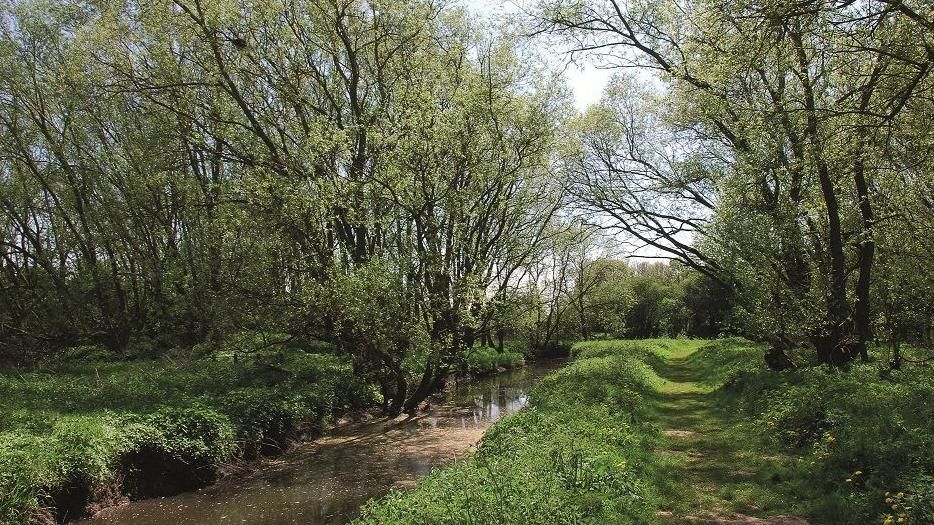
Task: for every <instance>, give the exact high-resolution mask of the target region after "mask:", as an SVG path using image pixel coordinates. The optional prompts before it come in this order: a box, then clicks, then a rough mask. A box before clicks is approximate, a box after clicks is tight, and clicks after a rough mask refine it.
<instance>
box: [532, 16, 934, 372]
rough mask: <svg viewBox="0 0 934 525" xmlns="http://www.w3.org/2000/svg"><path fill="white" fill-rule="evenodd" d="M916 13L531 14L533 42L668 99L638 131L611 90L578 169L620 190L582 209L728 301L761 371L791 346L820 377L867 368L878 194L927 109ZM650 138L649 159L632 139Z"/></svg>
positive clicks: (778, 362) (924, 57)
mask: <svg viewBox="0 0 934 525" xmlns="http://www.w3.org/2000/svg"><path fill="white" fill-rule="evenodd" d="M926 16H927V15H926V14H925V11H924V10H923V9H920V8H919V7H918V6H917V5H914V4H911V3H902V2H899V3H887V2H881V3H852V2H846V3H836V2H818V3H814V4H809V5H808V6H791V5H788V4H787V3H783V2H766V3H764V4H748V3H742V2H739V3H737V2H724V1H721V0H712V1H708V2H701V3H692V4H690V5H682V4H679V3H677V2H665V3H660V4H658V3H652V4H648V3H639V2H637V3H631V4H627V5H623V4H620V3H618V2H614V1H609V2H584V3H579V2H563V1H556V2H541V3H539V11H538V13H537V21H538V24H539V25H538V28H537V31H538V32H540V33H550V34H557V35H562V36H564V37H565V38H566V40H567V41H570V42H571V43H572V45H573V47H574V50H575V51H576V52H587V51H589V52H596V53H599V54H600V55H601V57H602V58H603V60H604V62H605V63H606V64H607V65H608V66H611V67H612V66H618V67H630V66H633V67H639V68H642V69H643V70H646V71H651V72H654V74H655V75H656V78H657V79H658V81H659V82H661V83H662V85H663V86H664V91H663V94H662V96H663V100H664V101H665V103H666V104H665V105H664V106H662V105H659V104H657V103H655V104H651V105H649V106H648V109H651V110H653V114H654V115H658V116H657V117H654V118H656V120H654V121H653V125H652V126H646V125H644V124H641V122H642V121H643V120H644V117H643V118H636V117H635V115H637V114H638V112H634V111H632V110H628V109H627V107H626V105H625V104H620V103H619V102H618V100H619V98H618V97H617V99H614V98H612V97H613V92H611V93H610V97H611V98H609V99H608V104H607V105H608V106H609V107H608V109H605V110H603V111H605V112H609V114H610V115H611V118H610V121H612V122H614V123H615V124H616V126H615V128H613V129H617V130H619V131H617V132H615V133H616V136H615V137H614V136H610V137H609V138H607V137H606V135H605V134H604V135H600V134H595V133H594V132H593V131H588V132H586V133H585V137H593V138H591V139H589V140H588V139H586V138H585V146H586V147H585V149H584V153H583V155H582V156H581V158H580V160H579V161H578V162H577V165H578V166H581V169H580V170H579V171H581V172H583V173H586V174H588V176H591V177H594V176H607V177H611V178H615V179H616V180H610V181H609V182H610V184H608V186H609V187H610V188H611V189H610V190H605V189H604V188H603V187H602V186H604V183H603V182H602V181H601V182H599V183H597V184H594V183H592V182H591V181H590V180H588V179H584V184H583V191H581V192H579V193H580V194H581V195H582V199H581V200H582V202H584V203H585V205H589V206H594V204H595V203H596V209H598V210H601V211H603V212H605V213H606V214H608V215H609V216H610V217H612V218H613V219H615V222H614V223H613V224H614V225H616V226H617V227H620V228H622V229H623V230H624V231H626V232H627V233H629V234H630V235H632V236H633V237H635V238H636V239H640V240H642V241H643V242H644V243H646V244H647V245H649V246H652V247H654V248H656V249H658V250H661V251H662V252H664V253H666V254H667V255H669V256H671V257H673V258H675V259H677V260H680V261H683V262H684V263H685V264H687V265H689V266H692V267H694V268H696V269H698V270H699V271H702V272H705V273H707V274H708V275H709V276H710V277H712V278H714V279H716V280H719V281H722V282H724V283H727V284H729V285H730V286H731V287H733V288H735V289H737V291H738V292H739V293H738V298H739V299H740V303H741V304H744V310H745V312H746V313H747V314H748V315H746V316H744V317H745V321H746V323H747V324H749V329H748V330H747V331H749V332H752V333H754V334H756V333H758V334H759V335H760V336H764V337H765V334H766V333H768V334H769V335H768V336H767V337H768V339H770V340H771V341H772V342H773V349H772V352H770V355H769V356H768V360H769V362H770V364H772V365H774V366H777V367H782V366H788V365H789V364H790V361H789V360H788V359H787V357H785V356H784V354H783V352H782V350H783V348H785V347H787V346H788V345H789V344H796V342H798V341H801V340H804V339H807V340H808V341H810V342H811V343H812V344H813V345H814V346H815V348H816V350H817V352H816V354H817V359H818V361H819V362H822V363H832V364H838V365H839V364H843V363H846V362H848V361H849V360H851V359H853V358H854V357H855V356H858V355H861V356H862V357H863V358H864V359H866V358H867V352H866V344H867V342H868V341H869V339H870V338H871V318H872V314H871V311H870V307H871V304H872V301H871V281H872V269H873V264H874V261H875V246H876V240H875V233H876V232H875V230H876V224H877V216H878V213H877V209H876V208H877V207H878V203H879V200H880V198H881V197H882V196H883V195H884V193H885V192H886V191H887V188H884V187H882V185H881V184H880V182H881V179H882V174H883V173H885V172H886V171H887V170H892V169H899V167H900V164H899V163H898V162H897V161H896V162H893V157H892V156H891V154H892V153H894V151H893V146H894V144H893V142H892V140H891V137H892V136H893V135H900V134H901V133H902V131H901V130H902V129H903V128H904V127H905V126H906V125H908V123H909V122H911V121H912V120H913V118H914V117H913V116H912V113H913V112H915V111H919V110H922V109H921V106H923V105H924V104H925V102H924V100H925V96H924V95H923V94H924V93H925V86H926V85H928V84H929V82H930V74H929V73H930V68H931V60H932V54H931V52H930V51H931V44H930V37H931V34H930V28H931V25H930V19H929V18H926ZM616 91H617V92H623V93H626V92H627V91H631V89H627V88H626V86H625V85H624V84H621V86H620V87H619V88H616ZM631 99H632V97H623V99H622V100H624V101H626V100H631ZM643 107H645V106H643ZM617 108H622V109H617ZM656 123H657V124H656ZM659 124H660V125H661V126H662V127H663V128H664V129H667V130H670V131H667V132H665V133H666V135H665V136H664V138H663V139H662V141H661V144H658V143H657V142H655V141H653V140H652V139H653V138H654V137H655V136H657V134H648V135H647V134H646V133H645V131H643V130H645V129H652V128H655V127H656V126H657V125H659ZM594 174H597V175H594ZM594 190H597V191H594ZM647 195H651V196H661V197H663V198H662V199H655V198H646V196H647ZM653 201H654V204H653ZM659 202H660V203H661V204H658V203H659ZM681 202H686V203H687V204H688V205H686V206H678V205H677V204H678V203H681ZM698 209H700V210H702V212H703V213H702V214H700V215H699V214H698V213H697V211H696V210H698ZM682 232H683V233H682ZM678 235H686V236H691V237H693V239H692V241H693V242H687V241H685V240H683V239H684V237H681V238H679V237H678ZM776 311H777V312H779V313H778V315H769V314H767V312H776ZM817 311H819V312H821V314H820V315H819V319H817V320H816V322H812V321H813V318H814V312H817Z"/></svg>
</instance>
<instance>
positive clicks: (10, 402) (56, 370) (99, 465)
mask: <svg viewBox="0 0 934 525" xmlns="http://www.w3.org/2000/svg"><path fill="white" fill-rule="evenodd" d="M352 384H353V382H352V381H351V370H350V366H349V365H348V364H346V363H343V362H342V361H340V360H338V359H337V358H335V357H333V356H326V355H315V354H304V353H301V352H290V353H285V354H281V355H280V354H276V355H275V356H266V357H263V358H258V359H249V360H245V361H244V360H241V361H240V362H239V363H235V362H232V361H231V360H223V359H222V360H217V361H213V360H198V361H187V360H186V361H179V362H172V361H168V360H159V361H152V360H150V361H135V362H118V363H114V362H110V363H104V362H100V363H83V364H58V365H51V366H46V367H44V368H39V369H35V370H32V371H29V372H24V373H16V372H11V371H8V372H3V373H0V399H3V400H4V402H3V404H2V405H0V523H8V524H15V523H25V522H28V521H30V520H36V519H40V518H42V517H43V516H44V517H45V518H44V519H50V518H55V519H63V518H65V517H76V516H78V515H80V514H82V513H83V512H84V511H85V508H86V506H87V505H88V504H89V503H93V502H95V501H99V500H105V499H106V498H112V497H113V496H114V495H115V492H119V493H123V494H126V495H129V496H131V497H143V496H151V495H164V494H168V493H172V492H177V491H179V490H188V489H192V488H195V487H197V486H199V485H203V484H204V483H207V482H210V481H211V480H212V479H213V478H214V477H215V476H216V474H217V471H218V468H219V467H220V466H221V465H223V463H224V462H226V461H229V460H231V459H233V458H235V457H242V456H252V455H256V454H259V453H270V452H275V451H276V450H278V449H280V448H281V447H283V446H285V444H286V441H287V440H288V439H290V438H294V437H298V436H299V435H301V434H303V433H309V434H313V433H315V432H317V431H318V430H319V429H320V427H321V425H322V423H323V421H324V420H326V419H327V418H328V417H330V416H331V414H332V412H333V411H334V410H335V409H337V410H339V409H341V408H343V407H344V405H346V404H347V403H349V402H350V401H351V400H353V399H356V398H357V397H359V396H360V395H361V393H360V392H356V391H355V390H354V387H352V386H351V387H348V386H347V385H352Z"/></svg>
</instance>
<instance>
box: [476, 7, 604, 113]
mask: <svg viewBox="0 0 934 525" xmlns="http://www.w3.org/2000/svg"><path fill="white" fill-rule="evenodd" d="M458 3H459V4H460V5H462V6H464V7H465V8H466V9H467V10H468V11H470V12H471V13H473V14H475V15H477V16H479V17H483V18H488V19H490V20H491V21H495V20H496V19H497V18H501V17H503V16H505V15H508V14H510V13H514V12H516V11H517V7H516V5H515V2H514V1H513V0H459V1H458ZM554 56H555V60H556V63H557V64H558V65H560V66H563V65H564V64H565V62H566V61H567V56H566V55H564V54H563V53H562V52H560V50H556V53H555V55H554ZM610 75H611V72H610V71H607V70H605V69H599V68H596V67H594V66H593V65H592V64H587V63H581V64H569V65H568V66H567V67H566V68H564V76H565V78H566V79H567V83H568V86H570V88H571V90H572V91H573V93H574V105H575V106H577V109H578V110H580V111H583V110H584V109H586V108H587V106H589V105H591V104H594V103H596V102H599V101H600V95H601V94H602V93H603V88H604V87H605V86H606V84H607V82H608V81H609V79H610Z"/></svg>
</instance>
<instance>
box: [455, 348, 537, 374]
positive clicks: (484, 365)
mask: <svg viewBox="0 0 934 525" xmlns="http://www.w3.org/2000/svg"><path fill="white" fill-rule="evenodd" d="M464 361H465V365H464V366H465V368H466V371H467V372H468V373H469V374H471V375H475V376H484V375H489V374H492V373H494V372H496V370H497V369H498V368H505V369H507V370H511V369H513V368H519V367H521V366H524V365H525V357H523V355H522V354H519V353H516V352H511V351H509V350H508V349H507V350H504V351H503V352H502V353H500V352H499V351H497V349H495V348H492V347H489V346H481V347H478V348H473V349H471V350H470V351H469V352H468V353H467V356H466V357H465V359H464Z"/></svg>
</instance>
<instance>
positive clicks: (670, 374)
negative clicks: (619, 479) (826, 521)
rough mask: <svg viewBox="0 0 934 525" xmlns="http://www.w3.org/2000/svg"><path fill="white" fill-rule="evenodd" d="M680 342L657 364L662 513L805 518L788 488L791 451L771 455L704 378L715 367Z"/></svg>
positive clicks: (679, 517)
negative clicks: (786, 474) (798, 515)
mask: <svg viewBox="0 0 934 525" xmlns="http://www.w3.org/2000/svg"><path fill="white" fill-rule="evenodd" d="M696 350H697V346H695V345H684V346H681V345H679V346H678V347H675V348H672V349H671V350H669V351H668V352H666V353H665V354H662V355H659V358H658V359H656V360H654V361H655V362H653V363H651V364H652V367H653V369H654V370H655V373H656V374H657V375H658V378H657V380H656V381H655V384H656V391H655V392H654V393H652V403H653V408H654V412H655V414H656V417H657V423H658V425H659V426H660V428H661V429H662V433H663V437H662V440H661V442H660V444H659V445H658V448H657V449H656V451H655V452H656V453H655V455H654V457H655V465H654V467H653V468H654V472H653V477H654V479H655V485H656V487H657V490H658V494H659V496H660V499H661V502H662V503H661V508H660V510H659V517H660V518H662V521H664V522H667V523H673V524H688V523H711V524H772V525H779V524H782V525H799V524H806V523H807V522H805V521H804V520H801V519H800V518H792V517H788V516H787V515H788V514H793V513H794V512H795V511H796V510H797V509H796V508H795V505H794V503H793V501H791V498H790V497H788V496H786V495H785V494H787V491H785V490H783V488H784V487H783V484H784V482H783V477H784V476H783V475H782V473H783V472H784V471H785V468H786V466H787V465H788V464H789V461H790V460H789V458H787V457H785V456H781V455H776V454H769V453H768V452H766V451H764V450H763V444H762V443H761V442H760V441H759V440H758V439H757V438H755V437H752V436H754V434H753V433H752V432H751V431H750V430H749V429H748V428H747V427H746V425H747V424H748V423H746V422H744V421H743V420H742V419H741V418H739V417H737V416H736V415H735V414H734V413H733V412H731V411H730V410H729V409H728V408H727V407H726V406H724V403H723V401H724V397H723V396H724V394H722V393H717V392H715V386H716V385H711V384H709V383H705V379H708V377H709V372H710V371H709V370H707V369H706V368H705V366H704V363H703V361H702V360H698V359H692V356H693V354H694V352H696Z"/></svg>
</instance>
